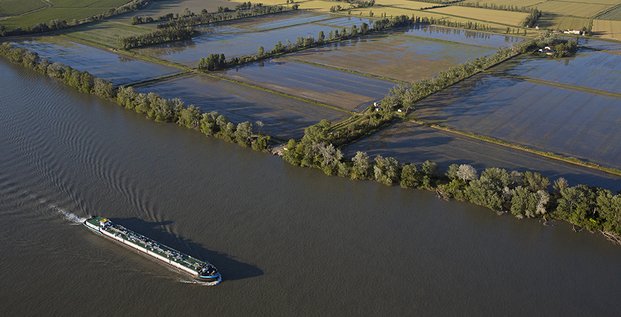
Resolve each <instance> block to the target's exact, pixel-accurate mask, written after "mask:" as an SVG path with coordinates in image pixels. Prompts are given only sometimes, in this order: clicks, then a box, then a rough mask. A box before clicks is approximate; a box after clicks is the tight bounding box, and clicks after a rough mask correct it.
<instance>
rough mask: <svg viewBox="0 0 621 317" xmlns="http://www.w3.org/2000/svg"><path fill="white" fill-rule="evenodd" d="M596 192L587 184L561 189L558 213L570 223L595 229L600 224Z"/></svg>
mask: <svg viewBox="0 0 621 317" xmlns="http://www.w3.org/2000/svg"><path fill="white" fill-rule="evenodd" d="M596 206H597V205H596V193H595V191H594V190H593V189H592V188H590V187H588V186H586V185H577V186H574V187H566V188H563V189H561V190H560V198H558V200H557V206H556V211H555V212H556V215H558V216H559V217H561V218H562V219H565V220H567V221H569V223H571V224H574V225H577V226H581V227H584V228H586V229H588V230H594V229H596V228H597V226H598V215H597V212H596Z"/></svg>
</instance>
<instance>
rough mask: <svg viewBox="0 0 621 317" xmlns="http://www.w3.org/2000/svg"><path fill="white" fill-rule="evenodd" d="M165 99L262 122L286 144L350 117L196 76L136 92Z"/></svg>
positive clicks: (225, 82) (265, 128) (221, 80)
mask: <svg viewBox="0 0 621 317" xmlns="http://www.w3.org/2000/svg"><path fill="white" fill-rule="evenodd" d="M137 90H138V91H141V92H155V93H157V94H159V95H160V96H163V97H166V98H180V99H181V100H183V101H184V102H185V103H186V104H188V105H189V104H194V105H196V106H197V107H199V108H201V109H202V110H203V111H217V112H219V113H221V114H223V115H224V116H226V117H227V118H228V119H229V120H231V121H233V122H242V121H250V122H252V123H255V122H256V121H261V122H262V123H263V124H264V125H265V126H264V127H263V128H262V129H261V132H263V133H267V134H269V135H272V136H275V137H278V138H281V139H283V140H286V139H288V138H293V137H295V138H298V137H301V136H302V133H303V130H304V128H306V127H307V126H309V125H312V124H315V123H317V122H319V121H320V120H321V119H328V120H339V119H342V118H345V117H347V116H348V113H347V112H345V111H337V110H333V109H329V108H325V107H321V106H317V105H313V104H311V103H307V102H303V101H299V100H295V99H291V98H288V97H283V96H279V95H275V94H272V93H269V92H266V91H262V90H258V89H254V88H250V87H246V86H243V85H238V84H235V83H232V82H230V81H227V80H223V79H217V78H212V77H208V76H203V75H193V76H187V77H182V78H176V79H171V80H165V81H160V82H158V83H155V84H151V85H147V86H141V87H139V88H137Z"/></svg>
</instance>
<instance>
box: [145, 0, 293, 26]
mask: <svg viewBox="0 0 621 317" xmlns="http://www.w3.org/2000/svg"><path fill="white" fill-rule="evenodd" d="M297 8H298V7H297V6H294V7H292V8H287V7H285V6H280V5H274V6H266V5H263V4H261V3H254V4H253V3H250V2H244V3H241V4H239V5H237V6H236V7H235V8H234V9H229V8H228V7H219V8H218V11H217V12H208V11H207V10H202V11H201V12H200V13H193V12H186V14H184V15H182V16H178V15H176V16H175V17H170V15H166V16H165V17H166V18H167V19H166V20H164V19H162V20H161V21H162V22H160V23H159V24H158V25H157V27H158V28H168V27H172V26H177V27H187V26H197V25H202V24H210V23H215V22H223V21H230V20H237V19H243V18H249V17H255V16H260V15H267V14H275V13H281V12H288V11H293V10H297Z"/></svg>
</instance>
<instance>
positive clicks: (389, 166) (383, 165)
mask: <svg viewBox="0 0 621 317" xmlns="http://www.w3.org/2000/svg"><path fill="white" fill-rule="evenodd" d="M399 174H400V173H399V162H398V161H397V160H396V159H395V158H393V157H386V158H385V157H382V156H381V155H378V156H376V157H375V165H374V166H373V175H374V176H375V180H376V181H378V182H380V183H382V184H384V185H392V184H394V183H395V182H397V181H399Z"/></svg>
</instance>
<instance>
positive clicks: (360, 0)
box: [330, 0, 375, 14]
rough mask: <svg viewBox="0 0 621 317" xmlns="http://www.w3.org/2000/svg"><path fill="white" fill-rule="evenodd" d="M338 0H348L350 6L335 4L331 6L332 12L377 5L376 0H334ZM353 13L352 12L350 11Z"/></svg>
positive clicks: (345, 0) (343, 0)
mask: <svg viewBox="0 0 621 317" xmlns="http://www.w3.org/2000/svg"><path fill="white" fill-rule="evenodd" d="M333 1H336V2H346V3H348V4H349V6H348V7H342V6H341V5H335V6H332V7H330V12H339V11H343V10H351V9H356V8H369V7H372V6H374V5H375V0H333ZM350 14H351V13H350Z"/></svg>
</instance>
